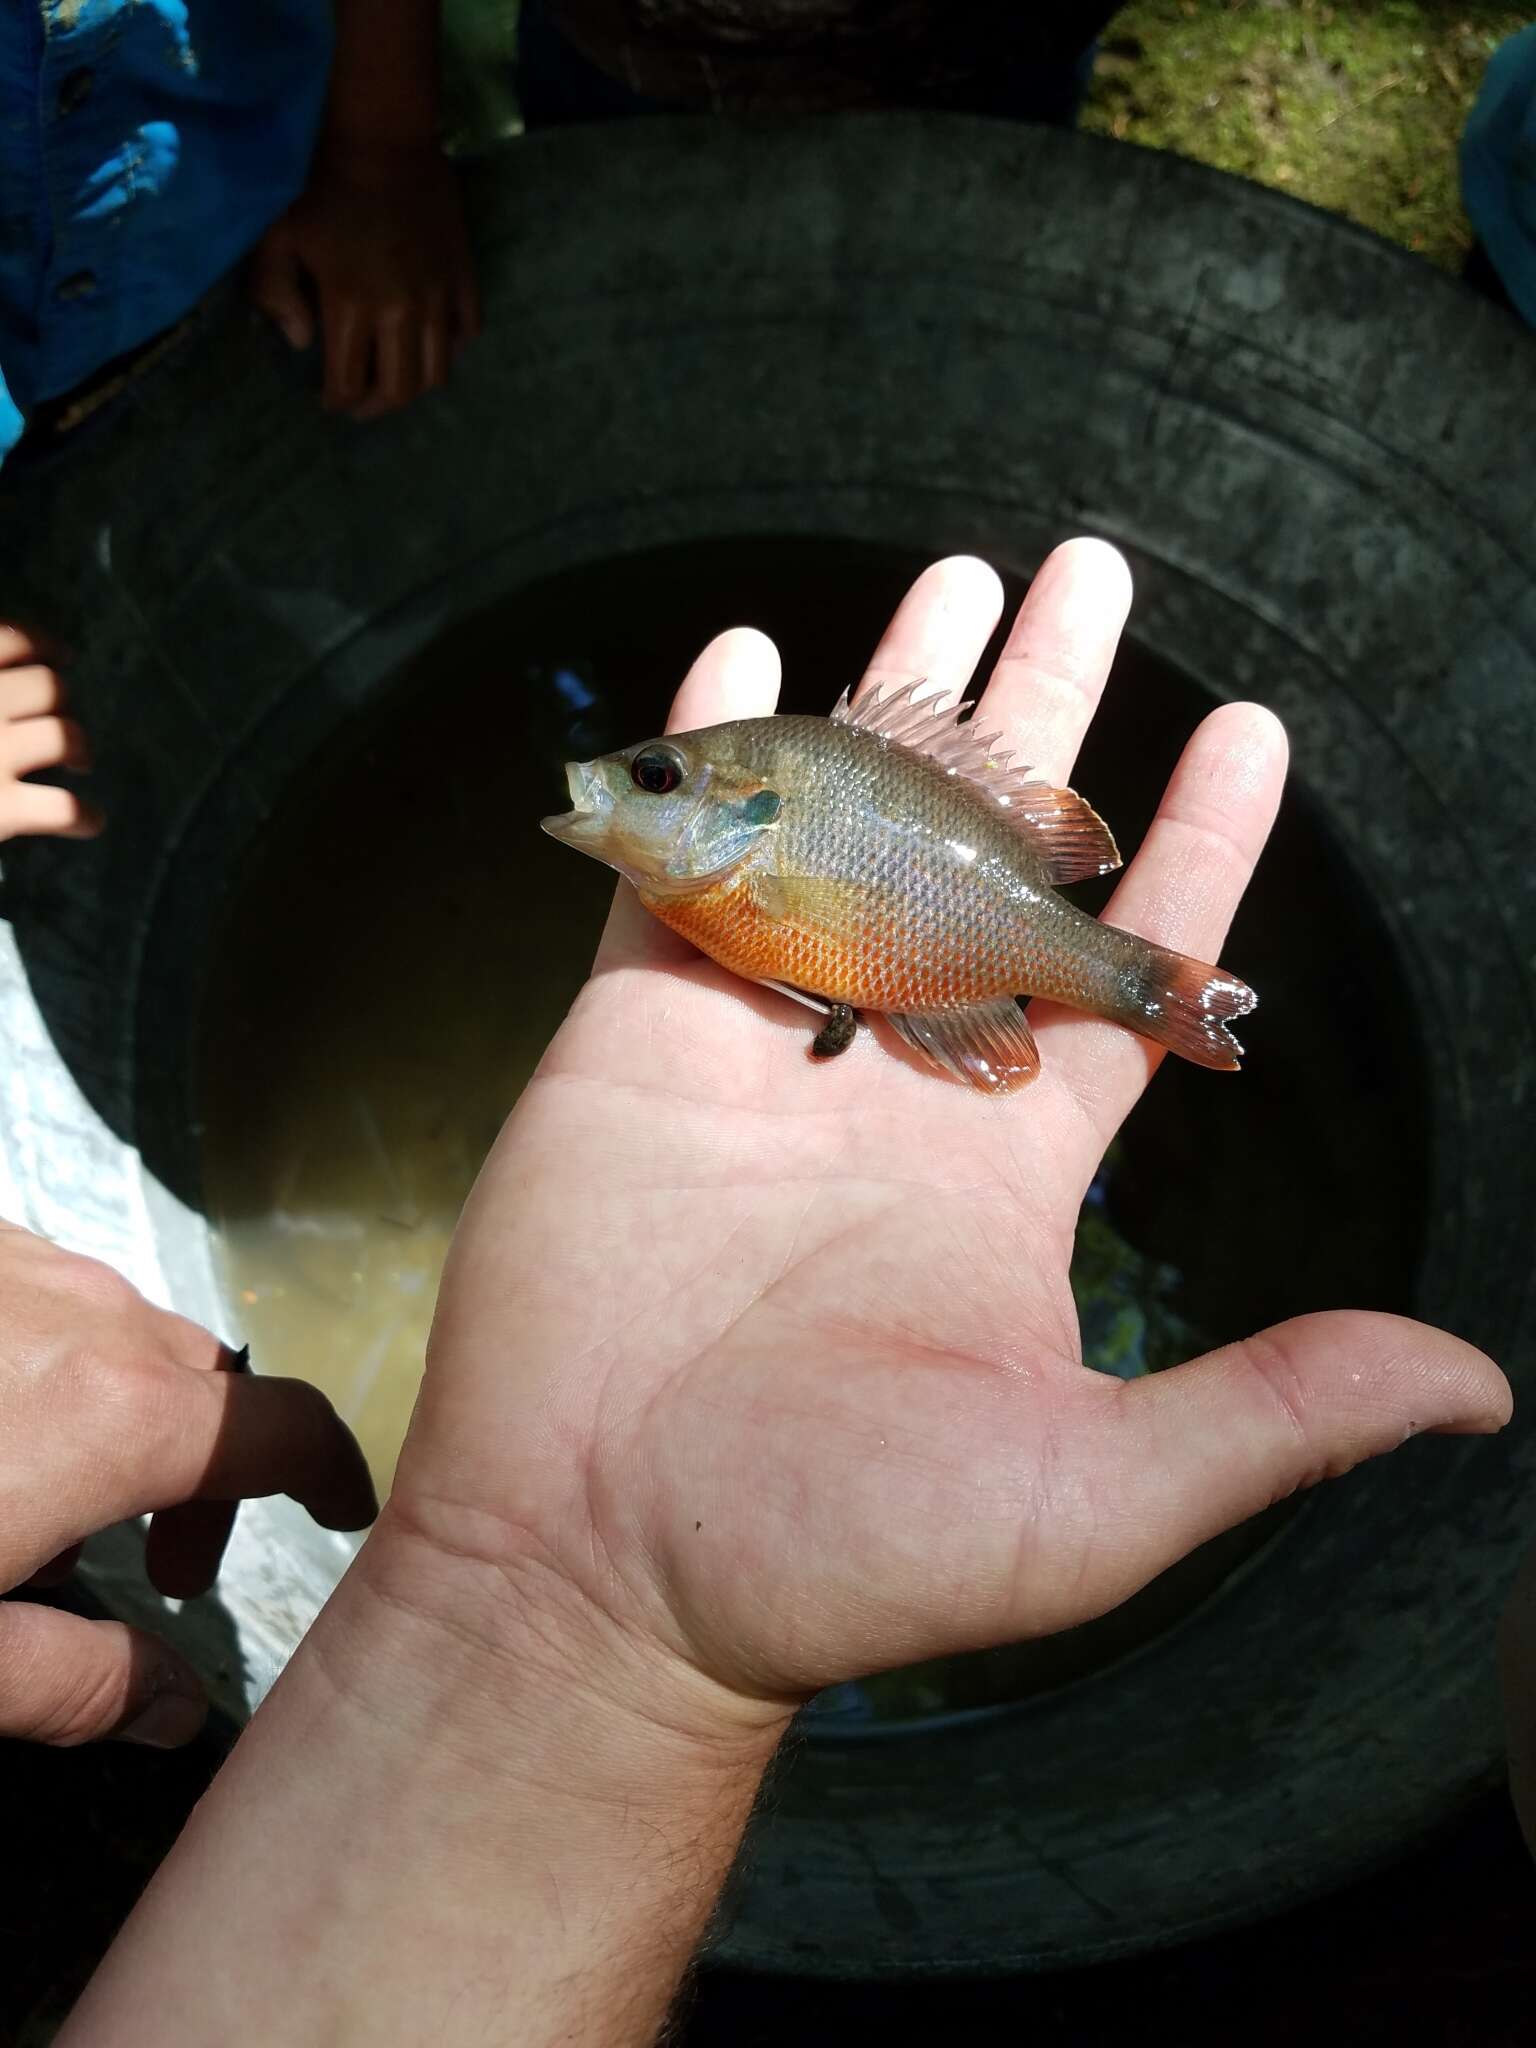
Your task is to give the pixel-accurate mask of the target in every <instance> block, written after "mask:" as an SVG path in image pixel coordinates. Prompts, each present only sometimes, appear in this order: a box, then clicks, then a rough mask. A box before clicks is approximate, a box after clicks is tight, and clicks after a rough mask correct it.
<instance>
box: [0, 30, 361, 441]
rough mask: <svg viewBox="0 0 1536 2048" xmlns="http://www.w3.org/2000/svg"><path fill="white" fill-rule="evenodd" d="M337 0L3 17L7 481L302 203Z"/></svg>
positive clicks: (1, 244) (2, 396)
mask: <svg viewBox="0 0 1536 2048" xmlns="http://www.w3.org/2000/svg"><path fill="white" fill-rule="evenodd" d="M331 40H332V37H331V9H330V4H329V0H0V461H3V459H4V457H5V455H6V453H7V451H8V450H9V449H10V448H12V447H14V445H15V443H16V441H17V440H18V438H19V437H20V434H21V432H22V428H23V425H24V423H25V415H26V413H27V411H28V410H29V408H30V407H32V406H34V405H36V404H39V403H41V402H42V401H43V400H44V399H48V398H57V397H58V396H59V395H60V394H61V393H62V392H65V391H69V390H71V389H73V388H74V386H75V385H77V384H79V383H81V382H82V381H83V380H84V379H86V378H87V377H89V376H90V375H91V374H92V373H93V372H94V371H96V370H98V369H100V368H101V366H102V365H103V364H104V363H109V362H111V361H112V360H113V358H114V357H116V356H120V355H123V354H125V353H126V352H127V351H128V350H130V349H133V348H136V347H138V346H139V345H140V344H141V343H143V342H146V341H150V340H152V339H153V338H154V336H155V335H157V334H160V333H161V332H163V331H164V330H165V329H166V328H168V327H172V326H174V325H175V323H176V322H177V321H178V320H179V319H180V318H181V317H182V316H183V314H185V313H186V312H188V311H189V310H190V308H191V307H192V306H193V305H194V304H195V303H196V301H197V300H198V299H199V298H200V297H201V296H202V295H203V293H204V292H205V291H207V289H208V288H209V286H210V285H212V284H213V283H214V282H215V281H216V280H217V279H218V278H219V277H221V276H222V275H223V274H224V273H225V272H226V271H228V270H230V269H231V268H232V267H233V266H234V265H235V264H236V263H238V262H239V260H240V258H241V257H242V256H244V255H245V253H246V252H247V251H248V250H249V249H250V248H251V247H252V245H253V244H254V243H255V242H256V241H257V240H258V239H259V238H260V236H261V234H262V232H263V230H264V229H265V228H267V227H268V226H269V225H270V224H271V222H272V221H274V220H275V219H276V218H277V216H278V215H279V214H280V213H282V212H283V211H284V210H285V208H287V207H288V206H289V205H290V204H291V203H292V201H293V200H294V199H295V198H296V197H297V196H298V194H299V193H300V191H302V189H303V186H304V181H305V178H306V176H307V174H308V169H309V159H310V155H311V152H312V150H313V147H314V140H315V134H316V131H317V129H318V127H319V121H320V114H321V109H322V107H323V105H324V100H325V91H326V84H327V79H328V74H329V70H330V59H331Z"/></svg>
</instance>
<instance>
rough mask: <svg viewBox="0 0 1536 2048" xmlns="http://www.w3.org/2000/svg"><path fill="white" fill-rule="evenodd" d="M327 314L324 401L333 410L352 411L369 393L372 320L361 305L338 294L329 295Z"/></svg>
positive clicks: (329, 409) (326, 306) (325, 308)
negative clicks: (337, 295)
mask: <svg viewBox="0 0 1536 2048" xmlns="http://www.w3.org/2000/svg"><path fill="white" fill-rule="evenodd" d="M324 314H325V382H324V384H323V386H322V388H321V394H320V396H321V403H322V404H323V405H324V406H325V407H326V408H327V410H328V411H330V412H350V411H351V410H352V409H353V407H354V406H358V405H361V404H362V402H363V400H364V398H365V397H366V396H367V395H368V386H369V377H370V371H371V368H372V352H373V323H372V321H371V319H370V317H369V315H368V313H367V312H366V310H365V309H364V308H363V307H362V306H359V305H357V304H356V303H355V302H354V301H351V300H348V299H343V298H340V297H336V296H331V297H328V298H327V299H326V301H325V307H324Z"/></svg>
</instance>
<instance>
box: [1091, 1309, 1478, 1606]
mask: <svg viewBox="0 0 1536 2048" xmlns="http://www.w3.org/2000/svg"><path fill="white" fill-rule="evenodd" d="M1106 1392H1108V1393H1110V1394H1111V1396H1112V1398H1111V1400H1110V1401H1109V1402H1108V1403H1106V1406H1105V1411H1104V1412H1103V1413H1102V1414H1101V1416H1100V1418H1099V1427H1100V1429H1101V1430H1102V1431H1103V1432H1104V1434H1105V1436H1107V1437H1108V1439H1109V1441H1108V1443H1107V1444H1106V1443H1104V1442H1103V1441H1102V1440H1101V1442H1100V1444H1099V1445H1098V1446H1097V1450H1098V1453H1099V1459H1098V1460H1097V1461H1096V1462H1098V1463H1100V1465H1101V1469H1102V1481H1101V1483H1102V1485H1103V1488H1104V1491H1105V1493H1106V1495H1107V1497H1108V1498H1110V1499H1112V1500H1114V1502H1115V1504H1116V1514H1115V1517H1114V1529H1115V1530H1116V1532H1117V1533H1118V1537H1119V1541H1118V1542H1116V1543H1105V1544H1103V1545H1102V1548H1101V1549H1100V1553H1099V1558H1098V1565H1099V1568H1100V1569H1101V1570H1102V1571H1103V1573H1104V1575H1105V1578H1106V1582H1107V1583H1106V1585H1105V1587H1103V1588H1098V1587H1096V1588H1095V1593H1096V1595H1098V1594H1102V1596H1103V1597H1102V1605H1103V1606H1105V1607H1107V1606H1110V1605H1113V1604H1114V1603H1115V1602H1117V1601H1119V1600H1123V1599H1125V1598H1127V1597H1128V1596H1129V1594H1131V1593H1132V1592H1134V1591H1136V1590H1137V1588H1138V1587H1140V1586H1143V1585H1145V1584H1146V1582H1147V1581H1148V1580H1149V1579H1151V1578H1153V1577H1155V1576H1156V1574H1157V1573H1158V1572H1160V1571H1164V1570H1166V1569H1167V1567H1168V1566H1169V1565H1171V1564H1174V1563H1176V1562H1177V1561H1178V1560H1179V1559H1180V1558H1182V1557H1184V1556H1186V1555H1187V1554H1188V1553H1189V1552H1190V1551H1191V1550H1194V1549H1195V1548H1196V1547H1197V1546H1198V1545H1199V1544H1201V1543H1204V1542H1206V1541H1208V1540H1209V1539H1210V1538H1211V1537H1213V1536H1219V1535H1221V1534H1222V1533H1223V1531H1225V1530H1227V1529H1232V1528H1235V1527H1236V1526H1237V1524H1238V1523H1239V1522H1244V1521H1247V1520H1248V1518H1249V1517H1250V1516H1252V1515H1256V1514H1258V1513H1260V1512H1261V1511H1262V1510H1263V1509H1264V1508H1267V1507H1270V1506H1272V1505H1273V1504H1274V1503H1275V1502H1276V1501H1278V1500H1283V1499H1284V1498H1286V1496H1287V1495H1289V1494H1292V1493H1295V1492H1297V1491H1298V1490H1299V1489H1300V1488H1302V1487H1306V1486H1312V1485H1315V1484H1316V1483H1317V1482H1318V1481H1319V1480H1322V1479H1336V1478H1339V1477H1340V1476H1341V1475H1342V1474H1344V1473H1345V1472H1348V1471H1350V1470H1352V1469H1353V1467H1354V1466H1356V1465H1359V1464H1362V1463H1363V1462H1364V1461H1365V1460H1366V1459H1367V1458H1374V1457H1377V1456H1379V1455H1380V1454H1381V1453H1382V1452H1383V1451H1395V1450H1396V1449H1397V1448H1398V1446H1399V1445H1400V1444H1403V1443H1405V1442H1406V1441H1407V1439H1408V1438H1409V1437H1411V1436H1417V1435H1420V1434H1421V1433H1422V1432H1424V1431H1426V1430H1437V1431H1441V1432H1446V1433H1450V1434H1456V1435H1482V1434H1489V1433H1491V1432H1493V1431H1494V1430H1499V1429H1502V1428H1503V1427H1504V1424H1505V1423H1506V1422H1507V1421H1508V1420H1509V1417H1510V1411H1511V1400H1510V1391H1509V1385H1508V1382H1507V1381H1506V1380H1505V1378H1504V1375H1503V1374H1502V1373H1501V1372H1500V1371H1499V1369H1498V1367H1497V1366H1496V1365H1495V1364H1494V1363H1493V1361H1492V1360H1491V1359H1489V1358H1486V1357H1485V1356H1484V1355H1483V1353H1482V1352H1481V1351H1478V1350H1476V1349H1475V1348H1474V1347H1473V1346H1472V1345H1470V1344H1464V1343H1463V1342H1462V1341H1461V1339H1460V1338H1459V1337H1452V1336H1449V1335H1448V1334H1447V1333H1446V1332H1445V1331H1444V1330H1434V1329H1431V1328H1430V1327H1429V1326H1428V1325H1427V1324H1424V1323H1415V1322H1410V1321H1408V1320H1407V1319H1406V1318H1405V1317H1402V1316H1389V1315H1376V1314H1369V1313H1366V1312H1363V1311H1357V1310H1344V1309H1340V1310H1335V1311H1332V1312H1331V1313H1328V1314H1323V1315H1310V1316H1298V1317H1297V1318H1295V1320H1294V1321H1292V1322H1288V1323H1277V1324H1276V1325H1275V1326H1274V1327H1273V1328H1272V1329H1268V1330H1264V1331H1261V1332H1260V1333H1259V1334H1258V1335H1257V1336H1255V1337H1247V1338H1244V1339H1243V1341H1242V1342H1241V1343H1238V1344H1228V1345H1225V1346H1223V1348H1222V1349H1221V1350H1219V1351H1211V1352H1208V1353H1207V1354H1206V1356H1205V1357H1204V1358H1197V1359H1194V1360H1192V1361H1191V1362H1190V1363H1189V1364H1188V1365H1180V1366H1175V1367H1174V1368H1173V1369H1172V1371H1170V1372H1162V1373H1155V1374H1152V1375H1150V1376H1149V1377H1148V1378H1146V1379H1141V1380H1133V1381H1130V1382H1129V1383H1123V1384H1121V1385H1118V1386H1113V1385H1112V1386H1111V1387H1110V1388H1108V1389H1106ZM1117 1582H1118V1583H1117Z"/></svg>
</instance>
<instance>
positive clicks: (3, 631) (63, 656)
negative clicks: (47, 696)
mask: <svg viewBox="0 0 1536 2048" xmlns="http://www.w3.org/2000/svg"><path fill="white" fill-rule="evenodd" d="M23 662H40V663H42V664H44V665H45V666H49V667H58V666H67V664H68V654H67V652H66V650H65V649H64V648H63V647H62V646H61V645H60V644H59V642H58V641H57V640H55V639H54V638H53V636H52V635H51V634H48V633H38V632H34V631H33V629H32V628H31V627H30V626H18V625H17V624H16V623H15V622H14V620H13V621H12V622H11V623H10V624H9V625H3V626H0V669H11V668H15V667H17V666H18V665H19V664H21V663H23ZM54 680H55V681H57V680H58V678H57V677H55V678H54ZM3 681H4V677H3V676H0V683H3ZM45 709H49V710H51V709H53V706H51V705H49V706H46V707H45Z"/></svg>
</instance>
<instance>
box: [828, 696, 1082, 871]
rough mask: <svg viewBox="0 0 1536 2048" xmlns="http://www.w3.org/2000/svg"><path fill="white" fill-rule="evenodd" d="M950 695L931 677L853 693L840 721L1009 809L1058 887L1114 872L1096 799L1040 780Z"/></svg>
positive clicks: (840, 706) (839, 710) (836, 714)
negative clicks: (928, 763)
mask: <svg viewBox="0 0 1536 2048" xmlns="http://www.w3.org/2000/svg"><path fill="white" fill-rule="evenodd" d="M946 695H947V692H946V691H945V690H944V689H943V688H942V687H941V686H940V685H937V684H930V683H929V682H928V681H927V680H926V678H925V679H922V680H920V681H918V682H915V683H910V684H908V686H907V687H906V688H905V689H903V690H897V691H895V692H894V693H892V694H891V695H889V696H888V695H887V694H886V692H885V690H884V688H883V687H882V686H880V685H877V686H876V687H875V688H874V689H872V690H865V691H864V692H863V693H862V694H861V695H860V696H859V697H858V698H857V699H851V698H850V695H849V693H848V692H847V691H846V690H845V691H844V692H843V694H842V696H841V697H840V698H839V699H838V701H837V704H836V706H835V707H834V709H833V712H832V717H833V719H834V721H835V722H836V723H837V724H839V725H847V726H852V727H853V728H854V729H855V730H856V731H859V732H868V733H873V734H874V736H875V737H876V738H877V739H881V740H885V741H886V742H887V743H888V744H889V745H891V746H898V747H907V748H910V749H911V751H912V752H913V753H915V754H923V755H925V756H926V757H927V758H928V759H929V760H930V761H932V762H934V763H935V764H936V765H937V766H938V767H940V768H942V769H943V770H944V771H945V773H946V774H948V775H960V776H964V778H965V780H966V781H967V782H969V783H971V784H972V785H973V786H974V787H975V788H977V789H979V790H980V791H981V793H982V795H983V796H986V797H989V798H990V799H991V800H992V802H993V803H995V804H996V805H997V806H998V808H999V809H1000V810H1002V811H1004V812H1006V813H1007V816H1008V819H1009V822H1010V823H1011V824H1012V825H1013V826H1014V828H1015V830H1016V831H1017V832H1018V833H1019V836H1020V837H1021V838H1022V839H1025V840H1027V841H1028V842H1029V845H1030V847H1031V848H1032V850H1033V851H1034V853H1035V855H1036V857H1037V858H1038V859H1039V860H1040V861H1041V862H1042V864H1043V865H1044V868H1045V878H1046V880H1047V881H1048V882H1049V883H1051V884H1052V885H1053V886H1059V885H1060V884H1061V883H1063V882H1081V881H1085V880H1087V879H1088V877H1089V876H1092V875H1107V874H1109V873H1110V872H1111V871H1112V870H1113V869H1115V868H1117V867H1119V865H1120V850H1119V848H1118V847H1117V846H1116V845H1115V841H1114V835H1113V834H1112V833H1111V832H1110V829H1109V827H1108V826H1107V825H1106V824H1105V822H1104V820H1103V819H1102V818H1101V817H1100V816H1099V814H1098V812H1097V811H1096V810H1094V808H1093V806H1092V805H1091V804H1088V803H1085V802H1084V800H1083V799H1082V797H1080V796H1079V795H1078V794H1077V792H1076V790H1074V789H1054V788H1053V787H1052V786H1051V784H1050V783H1048V782H1042V781H1040V780H1039V779H1038V778H1034V779H1032V777H1031V771H1030V770H1029V769H1028V768H1016V767H1014V766H1013V765H1012V763H1013V756H1012V755H1011V754H1008V753H1003V754H999V753H995V752H994V751H993V749H994V747H995V746H996V743H997V741H998V740H999V739H1000V738H1001V737H1002V735H1001V734H1000V733H995V732H992V733H988V732H982V731H980V730H978V728H977V724H976V721H975V719H973V718H967V717H966V716H965V713H966V711H967V710H968V708H969V707H968V706H966V705H964V704H947V703H946V702H945V698H946Z"/></svg>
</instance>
